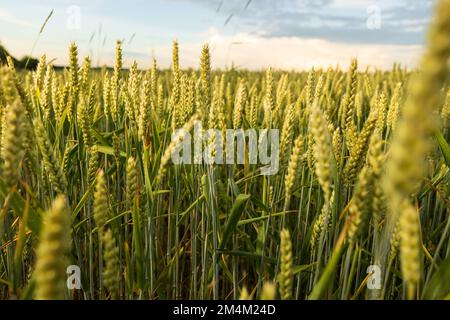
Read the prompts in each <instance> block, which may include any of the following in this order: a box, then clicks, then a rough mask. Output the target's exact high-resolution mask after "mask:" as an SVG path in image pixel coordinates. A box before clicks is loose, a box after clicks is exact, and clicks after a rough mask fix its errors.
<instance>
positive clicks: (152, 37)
mask: <svg viewBox="0 0 450 320" xmlns="http://www.w3.org/2000/svg"><path fill="white" fill-rule="evenodd" d="M435 1H436V0H276V1H275V0H126V1H116V0H114V1H112V0H40V1H36V0H34V1H33V0H20V1H17V0H0V30H1V33H0V43H1V44H2V45H4V46H5V47H6V48H7V49H8V50H9V52H10V53H11V54H12V55H14V56H16V57H19V58H20V57H21V56H23V55H27V54H30V53H32V54H33V56H39V55H41V54H46V55H47V60H52V61H53V63H54V64H55V65H64V64H67V61H68V47H69V43H70V42H71V41H75V42H76V43H77V45H78V48H79V55H80V59H81V58H82V57H83V56H86V55H89V56H90V57H91V59H92V61H93V64H94V65H98V66H101V65H105V64H106V65H112V64H113V61H114V46H115V42H116V40H122V41H123V51H124V60H125V61H124V62H125V66H129V65H130V64H131V63H132V62H133V61H134V60H136V61H137V62H138V64H139V66H140V68H148V67H149V66H150V64H151V61H152V58H153V57H154V58H156V59H157V61H158V65H159V66H160V67H162V68H166V67H170V64H171V46H172V41H173V40H175V39H176V40H178V42H179V47H180V64H181V67H182V68H190V67H193V68H196V67H198V66H199V55H200V51H201V47H202V45H203V44H204V43H208V44H209V45H210V48H211V56H212V66H213V68H226V67H230V66H231V65H233V66H235V67H238V68H244V69H252V70H259V69H264V68H267V67H268V66H271V67H273V68H278V69H285V70H294V69H295V70H301V69H308V68H311V67H328V66H336V65H339V66H341V67H346V66H348V64H349V62H350V60H351V58H352V57H357V58H358V61H359V64H360V66H361V67H362V68H382V69H388V68H390V67H391V66H392V64H393V63H394V62H399V63H401V64H403V65H406V66H408V67H414V66H415V64H416V62H417V60H418V57H419V56H420V53H421V50H422V48H423V44H424V42H425V39H426V29H427V25H428V24H429V22H430V17H431V14H432V11H433V6H434V4H435ZM52 10H53V14H52V16H51V17H50V19H49V20H48V23H47V24H46V25H45V28H44V30H43V31H42V33H41V34H40V35H39V37H38V34H39V30H40V28H41V26H42V24H43V22H44V21H45V19H46V17H47V16H48V15H49V13H50V12H51V11H52ZM34 43H36V45H35V46H33V44H34ZM33 47H34V49H33Z"/></svg>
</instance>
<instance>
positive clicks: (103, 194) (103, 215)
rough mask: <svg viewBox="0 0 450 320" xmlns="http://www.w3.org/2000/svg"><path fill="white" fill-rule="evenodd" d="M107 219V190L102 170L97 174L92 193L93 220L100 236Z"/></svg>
mask: <svg viewBox="0 0 450 320" xmlns="http://www.w3.org/2000/svg"><path fill="white" fill-rule="evenodd" d="M108 218H109V209H108V190H107V189H106V181H105V176H104V173H103V170H100V171H99V172H98V173H97V181H96V186H95V193H94V220H95V224H96V225H97V228H98V232H99V233H100V234H101V231H102V229H103V227H104V226H105V224H106V221H108Z"/></svg>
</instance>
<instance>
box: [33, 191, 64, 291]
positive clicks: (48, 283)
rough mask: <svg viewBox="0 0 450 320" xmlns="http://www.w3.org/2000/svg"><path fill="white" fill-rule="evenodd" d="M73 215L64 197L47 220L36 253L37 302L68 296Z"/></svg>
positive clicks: (57, 199)
mask: <svg viewBox="0 0 450 320" xmlns="http://www.w3.org/2000/svg"><path fill="white" fill-rule="evenodd" d="M70 224H71V223H70V215H69V212H68V210H67V207H66V203H65V199H64V196H62V195H60V196H58V197H57V198H56V199H55V201H54V202H53V205H52V207H51V209H50V210H49V211H48V212H47V213H46V215H45V217H44V224H43V226H42V233H41V237H40V242H39V246H38V248H37V250H36V270H35V279H36V294H35V298H36V299H38V300H62V299H64V298H65V292H66V281H65V279H66V267H67V265H68V262H67V257H66V255H67V254H68V253H69V251H70V247H71V243H70V242H71V237H70V234H71V229H70Z"/></svg>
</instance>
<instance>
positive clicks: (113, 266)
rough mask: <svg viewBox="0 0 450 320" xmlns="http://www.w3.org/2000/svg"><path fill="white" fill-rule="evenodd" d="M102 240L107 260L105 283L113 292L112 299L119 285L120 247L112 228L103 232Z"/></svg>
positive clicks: (111, 292) (104, 275) (115, 296)
mask: <svg viewBox="0 0 450 320" xmlns="http://www.w3.org/2000/svg"><path fill="white" fill-rule="evenodd" d="M102 242H103V245H104V249H103V259H104V260H105V268H104V269H103V283H104V285H105V287H106V289H108V291H109V293H110V294H111V299H116V298H117V294H118V287H119V286H118V282H119V266H120V264H119V248H118V247H117V245H116V240H115V239H114V237H113V235H112V231H111V229H108V230H106V231H105V232H104V233H103V236H102Z"/></svg>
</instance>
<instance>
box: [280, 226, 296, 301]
mask: <svg viewBox="0 0 450 320" xmlns="http://www.w3.org/2000/svg"><path fill="white" fill-rule="evenodd" d="M280 240H281V242H280V250H281V253H280V256H281V257H280V258H281V272H280V275H279V279H278V280H279V285H280V295H281V299H283V300H289V299H292V288H293V282H294V274H293V270H292V266H293V257H292V242H291V236H290V233H289V231H288V230H287V229H283V230H281V232H280Z"/></svg>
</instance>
